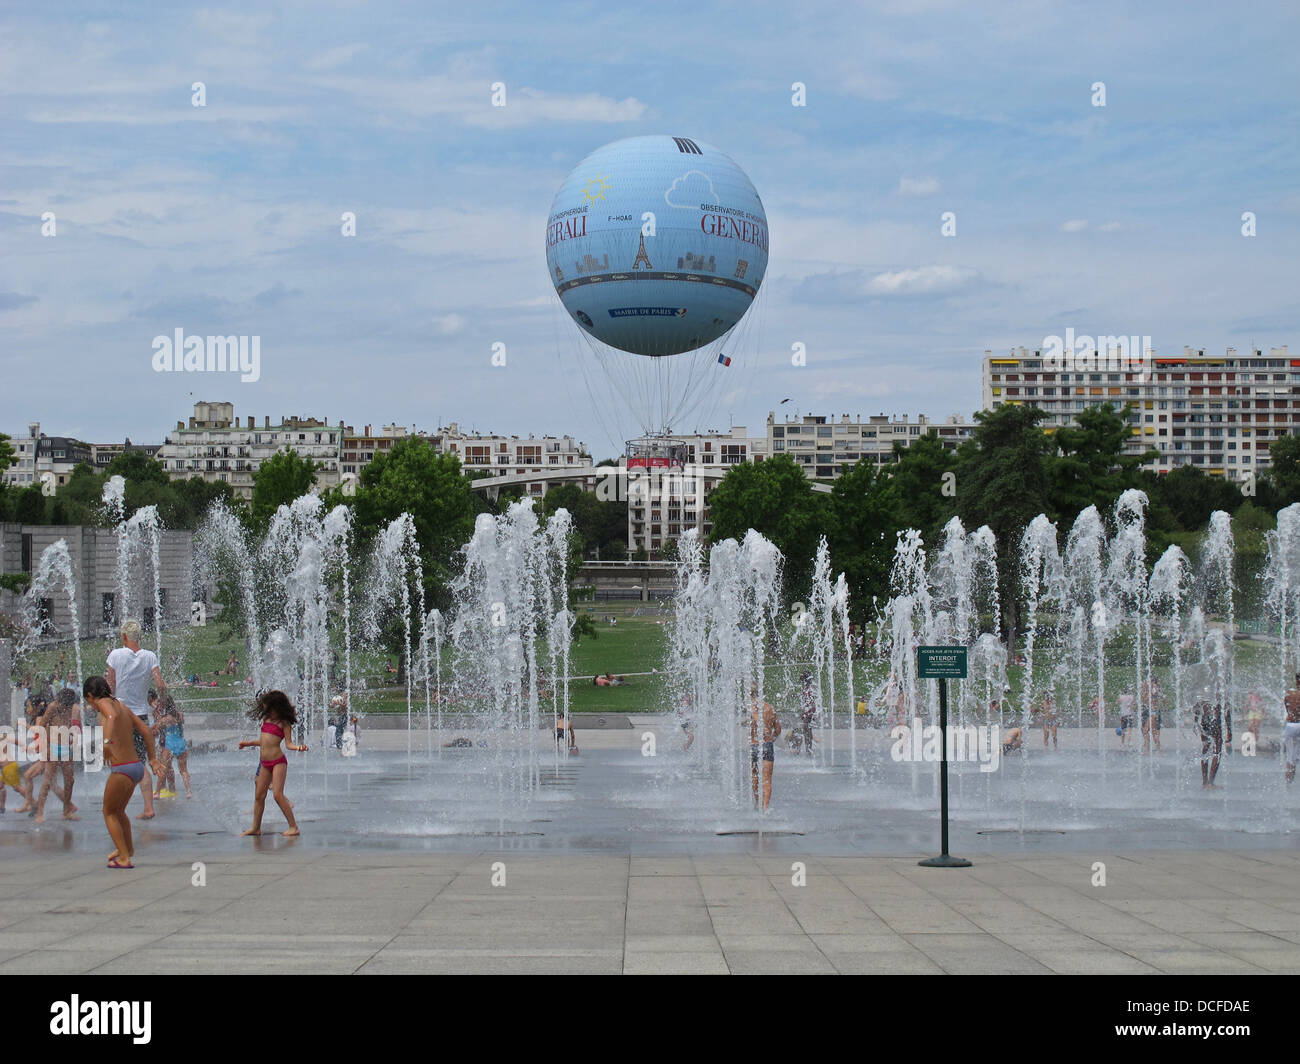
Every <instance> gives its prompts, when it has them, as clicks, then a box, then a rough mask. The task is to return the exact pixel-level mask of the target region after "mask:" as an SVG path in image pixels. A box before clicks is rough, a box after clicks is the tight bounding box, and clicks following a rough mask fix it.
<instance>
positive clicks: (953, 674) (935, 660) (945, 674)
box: [916, 647, 966, 680]
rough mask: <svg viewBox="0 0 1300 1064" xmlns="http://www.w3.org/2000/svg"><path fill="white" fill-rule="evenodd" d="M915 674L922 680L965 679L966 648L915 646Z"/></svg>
mask: <svg viewBox="0 0 1300 1064" xmlns="http://www.w3.org/2000/svg"><path fill="white" fill-rule="evenodd" d="M916 675H917V676H918V677H920V678H921V679H922V680H964V679H966V648H965V647H917V648H916Z"/></svg>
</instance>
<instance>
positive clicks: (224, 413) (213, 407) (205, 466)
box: [158, 402, 344, 499]
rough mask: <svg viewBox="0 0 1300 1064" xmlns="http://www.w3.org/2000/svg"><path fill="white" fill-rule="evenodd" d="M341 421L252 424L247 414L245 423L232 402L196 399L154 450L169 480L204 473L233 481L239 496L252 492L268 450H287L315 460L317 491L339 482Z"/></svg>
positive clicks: (298, 419) (289, 420) (292, 420)
mask: <svg viewBox="0 0 1300 1064" xmlns="http://www.w3.org/2000/svg"><path fill="white" fill-rule="evenodd" d="M343 434H344V426H343V424H342V422H333V423H331V422H329V421H328V420H325V419H320V418H304V417H297V416H294V417H282V418H281V419H280V420H279V421H278V422H276V423H275V424H272V423H271V419H270V417H269V416H266V417H264V418H263V422H262V424H261V425H260V426H259V425H257V424H256V422H255V420H254V418H252V417H251V416H250V417H249V418H248V419H247V421H246V422H245V423H243V424H241V423H240V421H239V419H238V418H237V417H236V416H235V407H234V404H233V403H224V402H223V403H211V402H200V403H195V404H194V414H193V416H192V417H191V418H190V419H189V423H188V424H187V423H185V422H183V421H178V422H177V423H176V428H175V430H174V431H172V432H169V433H168V434H167V440H166V442H165V443H164V444H163V445H162V449H161V450H160V451H159V452H158V460H159V461H160V462H162V464H163V468H164V469H166V471H167V475H168V476H169V477H171V478H172V479H173V480H185V479H187V478H189V477H196V476H198V477H202V478H203V479H204V480H207V481H220V482H222V483H226V484H229V485H231V487H232V488H234V490H235V494H236V495H237V496H241V497H243V498H244V499H251V498H252V497H253V474H254V473H255V472H257V470H258V468H259V467H260V466H261V464H262V463H263V462H264V461H266V460H267V459H268V458H270V457H271V456H272V455H275V454H278V453H280V452H281V451H286V450H289V449H292V450H294V451H295V452H297V453H298V454H299V455H300V456H301V457H303V458H309V459H311V460H312V461H313V462H315V463H317V466H318V467H319V468H318V471H317V474H316V486H317V488H319V489H321V490H325V489H328V488H332V487H335V486H337V485H338V484H339V482H340V472H339V466H340V464H341V463H340V455H341V451H342V441H343Z"/></svg>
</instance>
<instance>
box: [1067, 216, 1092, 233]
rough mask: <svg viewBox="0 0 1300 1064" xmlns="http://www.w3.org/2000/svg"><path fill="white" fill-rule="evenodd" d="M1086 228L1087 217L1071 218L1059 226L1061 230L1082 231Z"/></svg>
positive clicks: (1069, 231) (1068, 231)
mask: <svg viewBox="0 0 1300 1064" xmlns="http://www.w3.org/2000/svg"><path fill="white" fill-rule="evenodd" d="M1087 228H1088V219H1087V218H1072V219H1070V221H1068V222H1066V223H1065V224H1064V225H1063V226H1061V232H1063V233H1082V232H1083V231H1084V230H1085V229H1087Z"/></svg>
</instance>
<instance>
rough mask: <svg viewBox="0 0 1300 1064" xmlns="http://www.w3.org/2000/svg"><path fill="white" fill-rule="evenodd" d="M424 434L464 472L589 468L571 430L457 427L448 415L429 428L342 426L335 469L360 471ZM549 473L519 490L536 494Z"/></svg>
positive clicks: (582, 447)
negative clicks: (509, 431)
mask: <svg viewBox="0 0 1300 1064" xmlns="http://www.w3.org/2000/svg"><path fill="white" fill-rule="evenodd" d="M412 438H413V439H422V440H426V441H427V442H428V443H429V444H430V445H431V446H432V447H433V448H434V449H435V450H436V451H437V452H438V453H439V454H453V455H455V456H456V457H457V458H458V459H459V460H460V464H461V467H462V469H463V470H464V471H465V472H466V473H470V472H476V473H490V474H491V475H492V476H493V477H501V476H513V477H526V476H527V475H528V474H529V473H542V472H549V473H552V474H555V473H557V472H558V471H560V470H569V471H573V472H577V471H578V470H582V469H591V468H592V461H591V455H590V454H588V453H587V448H586V445H585V444H583V443H582V442H580V441H578V440H575V439H574V438H573V437H572V436H532V435H530V436H528V437H527V438H524V437H522V436H501V435H496V434H494V433H479V432H463V431H462V430H461V427H460V425H459V424H458V423H456V422H455V421H453V422H452V423H451V424H450V425H447V426H446V427H445V428H443V427H440V428H438V429H437V431H435V432H432V433H430V432H424V431H419V430H416V429H415V428H410V429H408V428H407V427H406V426H405V425H397V424H393V425H385V426H383V428H382V429H380V430H379V431H378V432H376V431H375V429H374V427H373V426H371V425H366V426H365V427H364V428H363V429H362V430H361V432H357V431H356V430H355V429H353V428H352V427H351V426H348V427H347V428H345V429H344V433H343V452H342V459H341V469H340V472H341V475H342V476H343V477H344V478H345V479H351V478H353V477H360V475H361V472H362V470H364V469H365V468H366V466H368V465H369V464H370V463H371V462H373V461H374V460H375V458H376V457H377V456H378V455H381V454H387V453H388V452H389V451H391V450H392V448H393V445H394V444H395V443H397V441H398V440H403V439H412ZM553 482H554V481H553V480H551V479H543V480H536V481H522V482H519V483H521V484H522V487H523V489H524V494H526V495H531V496H533V497H535V498H539V497H541V496H542V495H545V494H546V488H547V486H548V484H550V483H553Z"/></svg>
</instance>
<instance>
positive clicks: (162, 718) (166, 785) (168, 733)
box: [154, 695, 194, 798]
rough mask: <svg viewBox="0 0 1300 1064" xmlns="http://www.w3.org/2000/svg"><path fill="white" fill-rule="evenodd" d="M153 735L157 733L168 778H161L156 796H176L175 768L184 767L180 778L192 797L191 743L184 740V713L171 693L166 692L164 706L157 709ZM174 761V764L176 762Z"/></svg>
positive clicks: (181, 768)
mask: <svg viewBox="0 0 1300 1064" xmlns="http://www.w3.org/2000/svg"><path fill="white" fill-rule="evenodd" d="M154 734H156V735H157V736H158V740H159V743H160V744H161V749H160V750H159V756H160V757H161V758H162V763H163V767H164V768H165V769H166V770H167V778H166V779H165V780H162V781H160V783H159V786H160V788H161V790H160V791H159V793H158V794H155V795H154V797H155V798H175V797H176V768H177V767H179V768H180V770H181V779H182V780H184V781H185V797H186V798H193V797H194V789H193V787H191V785H190V767H189V762H190V754H189V743H187V742H186V741H185V714H183V713H182V712H181V711H180V708H179V707H178V706H177V705H176V701H175V700H174V699H173V698H172V696H171V695H164V696H163V698H162V705H161V707H160V708H159V710H158V711H157V715H156V717H155V723H154ZM173 762H174V765H173Z"/></svg>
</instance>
